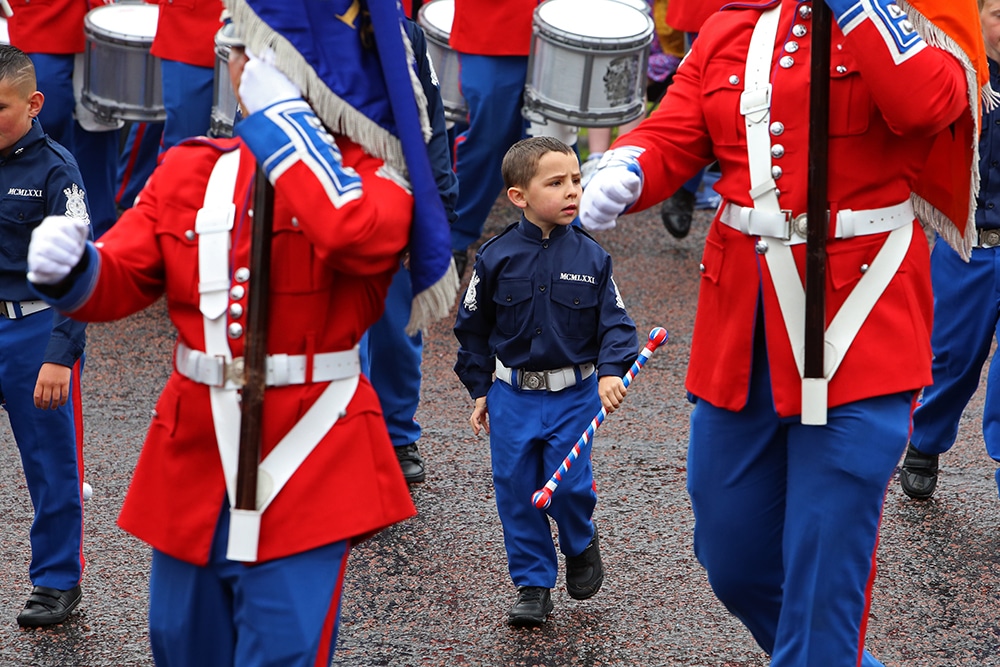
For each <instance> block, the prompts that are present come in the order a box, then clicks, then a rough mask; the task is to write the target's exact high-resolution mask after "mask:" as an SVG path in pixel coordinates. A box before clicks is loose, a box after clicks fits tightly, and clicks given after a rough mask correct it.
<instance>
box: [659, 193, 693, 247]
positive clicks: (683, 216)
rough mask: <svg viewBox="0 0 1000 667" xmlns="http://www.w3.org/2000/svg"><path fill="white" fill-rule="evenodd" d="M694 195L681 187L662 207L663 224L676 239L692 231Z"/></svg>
mask: <svg viewBox="0 0 1000 667" xmlns="http://www.w3.org/2000/svg"><path fill="white" fill-rule="evenodd" d="M694 199H695V197H694V195H693V194H692V193H690V192H688V191H687V190H685V189H684V188H681V189H680V190H678V191H677V192H675V193H674V194H672V195H671V196H670V197H669V198H668V199H666V200H664V202H663V204H662V205H661V207H660V218H662V219H663V226H664V227H666V228H667V231H668V232H670V235H671V236H673V237H674V238H675V239H682V238H684V237H685V236H687V235H688V232H690V231H691V217H692V216H693V215H694Z"/></svg>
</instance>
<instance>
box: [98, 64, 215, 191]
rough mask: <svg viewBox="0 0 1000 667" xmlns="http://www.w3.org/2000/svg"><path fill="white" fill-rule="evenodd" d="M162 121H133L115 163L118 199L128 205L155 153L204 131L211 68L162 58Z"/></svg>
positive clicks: (209, 117) (209, 112)
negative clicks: (164, 118)
mask: <svg viewBox="0 0 1000 667" xmlns="http://www.w3.org/2000/svg"><path fill="white" fill-rule="evenodd" d="M161 71H162V78H163V107H164V110H165V111H166V114H167V119H166V121H164V122H163V123H145V124H140V123H135V124H133V125H132V127H131V128H129V134H128V138H127V139H126V141H125V147H124V149H123V150H122V155H121V159H120V160H119V163H118V182H119V184H120V185H119V188H118V195H117V199H118V203H119V204H120V205H121V206H122V207H123V208H129V207H131V206H132V203H133V202H134V201H135V197H136V195H137V194H139V191H140V190H141V189H142V186H144V185H145V184H146V181H147V180H148V179H149V175H150V174H152V173H153V169H155V168H156V163H157V159H158V158H159V154H160V153H162V152H163V151H165V150H167V149H168V148H171V147H172V146H176V145H177V144H179V143H180V142H182V141H184V140H185V139H187V138H189V137H197V136H202V135H206V134H208V130H209V126H210V125H211V122H212V93H213V91H214V84H215V70H214V69H213V68H211V67H199V66H197V65H188V64H187V63H182V62H178V61H175V60H163V61H162V68H161Z"/></svg>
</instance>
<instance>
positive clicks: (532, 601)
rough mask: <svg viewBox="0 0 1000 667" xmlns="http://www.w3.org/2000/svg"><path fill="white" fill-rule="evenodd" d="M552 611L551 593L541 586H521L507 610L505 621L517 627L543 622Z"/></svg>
mask: <svg viewBox="0 0 1000 667" xmlns="http://www.w3.org/2000/svg"><path fill="white" fill-rule="evenodd" d="M551 613H552V594H551V593H550V592H549V589H547V588H543V587H542V586H521V587H520V588H518V589H517V602H515V603H514V606H513V607H511V608H510V611H508V612H507V622H508V623H510V624H511V625H516V626H519V627H530V626H534V625H541V624H542V623H544V622H545V621H546V620H547V619H548V617H549V614H551Z"/></svg>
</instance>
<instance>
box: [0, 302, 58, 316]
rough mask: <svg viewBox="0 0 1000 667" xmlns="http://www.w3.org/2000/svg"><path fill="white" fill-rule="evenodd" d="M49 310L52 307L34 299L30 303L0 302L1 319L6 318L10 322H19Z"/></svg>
mask: <svg viewBox="0 0 1000 667" xmlns="http://www.w3.org/2000/svg"><path fill="white" fill-rule="evenodd" d="M49 308H51V306H50V305H49V304H47V303H45V302H44V301H42V300H41V299H32V300H30V301H0V317H6V318H7V319H9V320H19V319H21V318H22V317H27V316H28V315H34V314H35V313H40V312H42V311H43V310H48V309H49Z"/></svg>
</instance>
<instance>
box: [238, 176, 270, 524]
mask: <svg viewBox="0 0 1000 667" xmlns="http://www.w3.org/2000/svg"><path fill="white" fill-rule="evenodd" d="M253 211H254V216H253V228H252V232H251V234H252V236H251V241H250V280H249V281H248V282H247V328H246V332H245V335H246V345H245V346H244V349H243V362H244V373H245V375H244V378H245V382H244V385H243V392H242V398H241V405H240V420H241V421H240V425H241V426H240V449H239V458H238V463H237V468H236V509H241V510H255V509H257V466H258V465H259V464H260V449H261V445H260V441H261V433H262V429H261V424H262V422H263V418H264V388H265V386H266V384H267V383H266V379H267V366H266V364H267V324H268V319H269V318H268V302H269V297H270V292H271V290H270V284H271V231H272V229H273V226H274V186H272V185H271V183H270V181H268V180H267V176H266V175H265V174H264V170H263V169H261V168H260V167H259V166H258V167H257V177H256V180H255V181H254V204H253Z"/></svg>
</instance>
